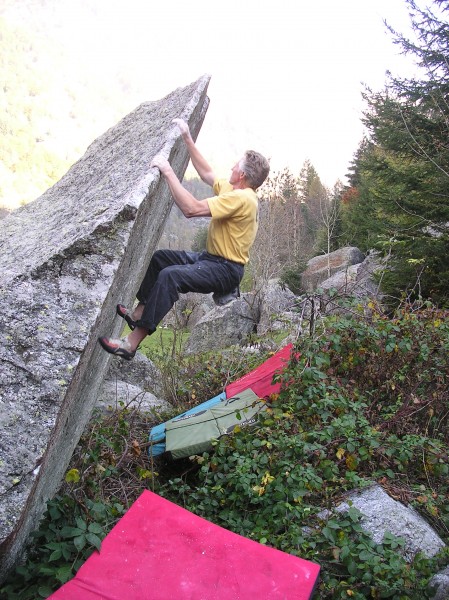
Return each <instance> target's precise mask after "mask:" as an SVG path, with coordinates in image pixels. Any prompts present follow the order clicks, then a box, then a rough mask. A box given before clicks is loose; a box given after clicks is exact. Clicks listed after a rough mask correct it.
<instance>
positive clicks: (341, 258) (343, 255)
mask: <svg viewBox="0 0 449 600" xmlns="http://www.w3.org/2000/svg"><path fill="white" fill-rule="evenodd" d="M364 258H365V256H364V254H363V253H362V252H361V251H360V250H359V249H358V248H354V247H352V246H347V247H345V248H340V249H339V250H336V251H335V252H331V253H330V254H324V255H323V256H315V257H314V258H311V259H310V260H309V262H308V263H307V268H306V270H305V271H304V272H303V273H302V275H301V284H302V287H303V289H304V291H305V292H313V291H315V290H316V289H317V287H319V285H320V283H322V282H323V281H325V280H326V279H329V277H331V276H332V275H333V274H334V273H337V272H338V271H342V270H344V269H345V268H346V267H349V266H350V265H356V264H359V263H361V262H363V260H364Z"/></svg>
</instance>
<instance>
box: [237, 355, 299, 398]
mask: <svg viewBox="0 0 449 600" xmlns="http://www.w3.org/2000/svg"><path fill="white" fill-rule="evenodd" d="M292 348H293V344H289V345H288V346H285V347H284V348H282V349H281V350H279V352H276V354H273V356H271V357H270V358H269V359H268V360H266V361H265V362H264V363H262V364H261V365H260V366H259V367H257V369H254V371H251V372H250V373H247V374H246V375H243V377H240V379H237V381H234V382H233V383H230V384H229V385H228V386H227V387H226V398H233V397H234V396H237V394H239V393H240V392H242V391H243V390H247V389H248V388H250V389H252V390H253V392H254V393H255V394H257V395H258V396H259V398H264V397H265V396H269V395H270V394H278V393H279V390H280V389H281V384H280V383H276V384H272V381H273V375H274V374H275V373H276V372H277V371H279V372H280V371H282V370H283V369H284V368H285V366H286V365H287V363H288V361H289V359H290V355H291V351H292Z"/></svg>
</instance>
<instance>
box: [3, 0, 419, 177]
mask: <svg viewBox="0 0 449 600" xmlns="http://www.w3.org/2000/svg"><path fill="white" fill-rule="evenodd" d="M6 1H7V0H6ZM46 4H47V6H48V5H52V2H51V1H49V0H47V1H46ZM80 4H81V3H79V2H74V1H73V0H70V1H68V0H54V2H53V5H54V15H55V23H57V26H56V25H54V24H53V25H52V24H51V23H50V22H49V23H48V28H49V35H55V36H60V37H61V38H62V39H64V43H65V45H66V48H67V49H69V51H71V52H73V53H74V56H75V57H76V59H77V60H79V61H83V62H84V63H85V64H86V65H89V67H91V68H100V69H102V71H103V72H104V73H106V75H107V73H108V71H110V72H111V86H113V85H114V81H113V77H114V72H115V70H116V68H117V65H121V66H122V67H124V68H125V69H126V72H127V73H128V75H129V77H130V79H131V80H132V81H133V84H134V87H137V89H138V90H139V96H140V97H139V101H138V103H140V102H144V101H147V100H157V99H159V98H161V97H163V96H165V95H166V94H168V93H169V92H171V91H172V90H173V89H175V88H177V87H180V86H184V85H187V84H189V83H191V82H192V81H194V80H196V79H198V78H199V77H201V76H202V75H204V74H206V73H208V74H210V75H211V83H210V85H209V97H210V100H211V103H210V108H209V111H208V113H207V115H206V119H205V122H204V124H203V128H202V131H201V133H200V136H199V138H198V144H199V146H200V148H201V150H202V151H203V153H204V155H205V156H206V158H208V159H209V160H210V161H211V162H212V164H213V165H214V167H215V168H216V169H217V170H219V171H221V170H224V171H225V172H224V173H223V175H227V171H228V170H229V169H230V167H231V166H232V165H233V164H234V162H235V160H236V159H237V158H239V157H240V155H241V154H242V153H243V151H244V150H246V149H248V148H253V149H255V150H259V151H260V152H263V153H264V154H266V155H267V156H268V157H270V159H271V163H272V167H273V169H274V170H280V169H282V168H284V167H289V168H290V169H291V170H292V172H293V173H294V174H299V170H300V168H301V166H302V164H303V163H304V161H305V160H306V159H309V160H310V161H311V163H312V164H313V165H314V167H315V168H316V170H317V171H318V174H319V175H320V177H321V179H322V182H323V183H324V184H325V185H328V186H332V185H334V183H335V182H336V180H337V179H340V180H342V181H343V182H346V180H345V175H346V173H347V169H348V166H349V163H350V162H351V160H352V157H353V155H354V153H355V151H356V150H357V146H358V143H359V141H360V140H361V137H362V135H363V126H362V124H361V121H360V116H361V111H362V108H363V103H362V97H361V92H362V90H363V84H364V83H365V84H367V85H368V86H370V87H371V88H373V89H375V90H376V89H381V88H383V86H384V83H385V81H386V77H385V73H386V71H387V70H391V71H392V72H393V73H396V74H405V73H406V72H407V69H408V66H407V62H406V61H405V60H404V58H403V57H400V56H399V48H398V47H396V46H395V45H394V44H393V42H392V39H391V35H390V34H389V33H388V32H387V30H386V28H385V26H384V24H383V20H384V19H386V20H387V21H388V22H389V23H390V24H391V25H392V26H394V27H395V28H396V29H398V30H399V31H401V32H404V33H406V32H407V31H408V30H409V18H408V14H407V8H406V5H405V1H404V0H340V1H339V2H337V1H336V0H277V1H273V0H226V1H225V2H211V1H210V0H190V1H189V2H185V1H181V0H158V1H157V2H155V1H153V0H127V1H126V2H125V1H124V0H120V1H119V0H91V2H87V5H88V6H89V10H87V11H86V10H85V8H82V7H81V8H80ZM17 5H20V2H19V3H18V4H17ZM34 6H35V7H36V8H35V9H33V10H34V11H35V15H34V18H35V19H39V18H40V16H42V18H44V14H43V13H42V11H41V10H40V9H39V3H34ZM45 18H46V19H47V20H48V14H46V15H45ZM134 107H135V106H130V110H131V109H132V108H134Z"/></svg>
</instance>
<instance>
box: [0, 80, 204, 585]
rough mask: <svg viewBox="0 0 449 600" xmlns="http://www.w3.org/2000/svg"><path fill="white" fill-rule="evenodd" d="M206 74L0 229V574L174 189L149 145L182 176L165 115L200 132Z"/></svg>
mask: <svg viewBox="0 0 449 600" xmlns="http://www.w3.org/2000/svg"><path fill="white" fill-rule="evenodd" d="M208 84H209V77H208V76H205V77H203V78H201V79H199V80H198V81H196V82H194V83H192V84H191V85H188V86H186V87H184V88H180V89H177V90H175V91H174V92H172V93H171V94H169V95H168V96H167V97H166V98H164V99H162V100H160V101H157V102H146V103H144V104H142V105H141V106H139V107H138V108H136V110H134V111H133V112H132V113H131V114H129V115H128V116H126V117H125V118H124V119H123V120H122V121H120V122H119V123H118V124H117V125H116V126H115V127H112V128H111V129H110V130H109V131H107V132H106V133H105V134H104V135H102V136H101V137H100V138H98V139H97V140H96V141H95V142H94V143H93V144H92V145H91V146H90V147H89V148H88V149H87V151H86V153H85V155H84V156H83V157H82V158H81V159H80V160H79V161H78V162H77V163H75V164H74V165H73V167H72V168H71V169H70V170H69V171H68V173H67V174H66V175H65V176H64V177H63V178H62V179H61V180H60V181H59V182H58V183H57V184H56V185H54V186H53V187H52V188H51V189H50V190H48V191H47V192H46V193H45V194H43V195H42V196H41V197H40V198H38V199H37V200H35V201H34V202H32V203H31V204H29V205H27V206H25V207H23V208H20V209H19V210H17V211H15V212H13V213H12V214H10V215H9V216H7V217H5V218H4V219H3V220H2V226H1V229H0V298H1V306H2V310H1V311H0V360H1V362H0V428H1V436H0V447H1V459H0V494H1V501H0V552H1V555H0V573H1V577H2V578H4V577H5V575H6V574H7V572H8V570H9V568H10V567H11V566H12V565H13V564H14V563H15V562H16V560H17V558H18V557H19V556H20V555H21V553H22V551H23V548H24V546H25V544H26V541H27V538H28V536H29V534H30V532H31V531H32V530H33V529H34V528H35V527H36V525H37V523H38V521H39V519H40V518H41V516H42V514H43V511H44V509H45V506H46V501H47V500H48V499H49V498H51V497H52V496H53V495H54V493H55V492H56V491H57V489H58V487H59V485H60V482H61V479H62V477H63V475H64V472H65V470H66V468H67V465H68V463H69V460H70V457H71V454H72V452H73V449H74V448H75V446H76V444H77V443H78V440H79V438H80V436H81V434H82V432H83V429H84V427H85V425H86V423H87V422H88V421H89V419H90V416H91V412H92V409H93V407H94V406H95V404H96V402H97V398H98V396H99V394H100V389H101V387H102V383H103V379H104V377H105V374H106V372H107V370H108V365H109V362H110V359H111V357H110V356H109V355H108V354H107V353H105V352H104V351H103V350H102V349H101V348H100V347H99V345H98V343H97V338H98V336H99V335H104V334H112V335H118V334H119V332H120V330H121V328H122V326H123V322H122V320H121V319H119V318H118V317H117V316H116V314H115V305H116V304H117V303H118V302H119V301H120V302H124V303H125V304H130V303H132V301H133V300H134V297H135V293H136V290H137V289H138V287H139V284H140V281H141V279H142V277H143V275H144V272H145V270H146V268H147V265H148V262H149V259H150V257H151V254H152V253H153V251H154V250H155V248H156V247H157V243H158V240H159V238H160V235H161V232H162V229H163V227H164V223H165V220H166V218H167V215H168V214H169V211H170V209H171V206H172V198H171V195H170V193H169V190H168V187H167V185H166V183H165V180H164V179H163V178H161V177H160V173H159V171H158V170H157V169H151V170H150V168H149V164H150V162H151V160H152V158H153V157H154V156H155V155H156V154H157V153H160V152H161V153H162V154H164V155H165V156H166V157H167V158H169V160H170V162H171V164H172V166H173V168H174V170H175V172H176V173H177V175H178V177H179V178H182V176H183V174H184V172H185V169H186V167H187V164H188V160H189V156H188V153H187V151H186V148H185V145H184V144H183V143H182V140H181V138H180V136H179V134H178V128H177V127H176V126H174V125H173V124H172V120H173V119H174V118H176V117H181V118H184V119H185V120H186V121H187V122H188V123H189V125H190V128H191V131H192V135H193V136H194V138H196V136H197V135H198V132H199V130H200V127H201V125H202V122H203V120H204V117H205V113H206V111H207V107H208V103H209V100H208V98H207V95H206V92H207V86H208Z"/></svg>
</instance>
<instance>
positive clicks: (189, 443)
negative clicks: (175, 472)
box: [165, 390, 267, 460]
mask: <svg viewBox="0 0 449 600" xmlns="http://www.w3.org/2000/svg"><path fill="white" fill-rule="evenodd" d="M266 408H267V403H266V402H265V401H264V400H259V398H258V396H257V395H256V394H255V393H254V392H253V391H252V390H244V391H243V392H241V393H240V394H238V395H237V396H233V397H232V398H223V399H222V400H221V401H220V402H217V403H215V404H214V405H212V406H210V407H209V408H207V409H206V408H204V406H199V407H198V408H197V411H194V412H190V413H189V414H185V415H183V416H179V417H177V418H175V419H172V420H171V421H170V422H169V423H167V424H166V428H165V431H166V440H165V449H166V452H168V453H170V456H171V457H172V458H173V459H175V460H176V459H178V458H184V457H186V456H192V455H193V454H202V453H203V452H207V451H208V450H211V449H212V441H213V440H218V438H220V437H221V436H222V435H226V434H229V433H231V432H232V431H233V430H234V429H235V427H236V426H237V425H239V426H240V427H245V426H249V425H255V424H256V422H257V415H258V414H259V413H260V412H262V411H264V410H266Z"/></svg>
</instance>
